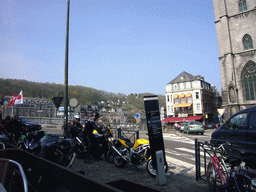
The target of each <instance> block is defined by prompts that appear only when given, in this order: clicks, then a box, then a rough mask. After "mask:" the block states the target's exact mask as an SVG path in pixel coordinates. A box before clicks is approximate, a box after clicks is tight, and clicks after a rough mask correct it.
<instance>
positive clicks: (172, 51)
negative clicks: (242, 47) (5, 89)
mask: <svg viewBox="0 0 256 192" xmlns="http://www.w3.org/2000/svg"><path fill="white" fill-rule="evenodd" d="M66 18H67V0H22V1H21V0H1V1H0V35H1V37H0V78H4V79H24V80H27V81H33V82H41V83H46V82H47V83H56V84H64V71H65V41H66ZM214 21H215V20H214V10H213V1H212V0H129V1H128V0H70V20H69V57H68V58H69V59H68V70H69V72H68V84H69V85H81V86H85V87H91V88H94V89H97V90H102V91H107V92H112V93H122V94H126V95H128V94H131V93H153V94H157V95H164V94H165V86H166V84H168V83H169V82H170V81H172V80H173V79H174V78H176V77H177V76H178V75H179V74H181V73H182V72H183V71H186V72H188V73H190V74H192V75H202V76H203V77H204V78H205V81H206V82H208V83H210V84H212V85H213V86H216V87H217V89H218V90H219V91H220V90H221V79H220V67H219V59H218V57H219V53H218V44H217V35H216V28H215V23H214ZM24 96H25V93H24Z"/></svg>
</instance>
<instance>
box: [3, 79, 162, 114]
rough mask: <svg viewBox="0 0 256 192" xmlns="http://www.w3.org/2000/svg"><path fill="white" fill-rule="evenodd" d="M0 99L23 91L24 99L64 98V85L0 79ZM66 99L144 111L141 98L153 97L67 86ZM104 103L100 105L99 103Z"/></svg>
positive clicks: (126, 109) (142, 94) (86, 103)
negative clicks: (109, 104)
mask: <svg viewBox="0 0 256 192" xmlns="http://www.w3.org/2000/svg"><path fill="white" fill-rule="evenodd" d="M0 90H1V93H0V97H1V98H2V97H4V96H6V95H9V96H12V95H13V94H14V93H16V94H19V92H20V91H21V90H23V96H24V97H37V98H48V99H50V98H52V97H56V96H64V85H62V84H55V83H38V82H31V81H26V80H17V79H2V78H0ZM68 91H69V94H68V98H76V99H77V100H78V102H79V104H81V105H98V106H99V107H100V108H101V107H106V106H107V105H106V104H107V103H111V104H113V105H114V106H113V105H112V106H113V107H115V108H122V109H123V110H124V111H129V110H135V111H137V110H144V101H143V97H144V96H145V95H153V94H152V93H131V94H129V95H125V94H122V93H111V92H106V91H102V90H96V89H94V88H89V87H84V86H71V85H70V86H69V87H68ZM158 98H159V107H165V96H162V95H158ZM101 101H104V102H102V103H105V104H101V103H100V102H101Z"/></svg>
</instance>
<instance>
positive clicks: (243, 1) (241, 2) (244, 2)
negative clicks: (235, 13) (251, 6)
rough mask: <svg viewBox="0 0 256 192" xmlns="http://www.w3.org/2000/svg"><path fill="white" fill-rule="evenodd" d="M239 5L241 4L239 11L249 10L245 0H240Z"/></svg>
mask: <svg viewBox="0 0 256 192" xmlns="http://www.w3.org/2000/svg"><path fill="white" fill-rule="evenodd" d="M238 5H239V11H240V12H243V11H246V10H247V3H246V1H245V0H239V1H238Z"/></svg>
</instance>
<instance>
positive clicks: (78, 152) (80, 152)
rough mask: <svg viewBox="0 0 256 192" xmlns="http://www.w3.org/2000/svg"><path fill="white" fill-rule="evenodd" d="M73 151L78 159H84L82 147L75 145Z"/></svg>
mask: <svg viewBox="0 0 256 192" xmlns="http://www.w3.org/2000/svg"><path fill="white" fill-rule="evenodd" d="M73 151H74V152H75V153H76V155H77V158H78V159H83V158H84V157H85V153H84V149H83V146H81V145H77V146H75V147H74V149H73Z"/></svg>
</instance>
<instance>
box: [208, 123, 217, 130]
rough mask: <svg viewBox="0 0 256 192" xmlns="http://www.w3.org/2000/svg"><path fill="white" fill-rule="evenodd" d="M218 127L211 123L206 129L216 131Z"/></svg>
mask: <svg viewBox="0 0 256 192" xmlns="http://www.w3.org/2000/svg"><path fill="white" fill-rule="evenodd" d="M215 128H216V125H215V124H214V123H209V124H207V125H206V129H215Z"/></svg>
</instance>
